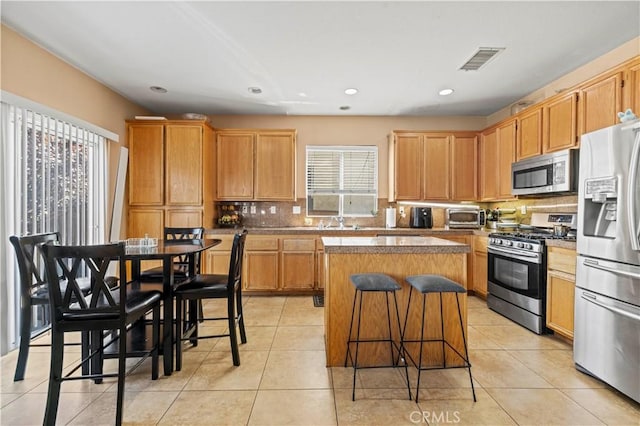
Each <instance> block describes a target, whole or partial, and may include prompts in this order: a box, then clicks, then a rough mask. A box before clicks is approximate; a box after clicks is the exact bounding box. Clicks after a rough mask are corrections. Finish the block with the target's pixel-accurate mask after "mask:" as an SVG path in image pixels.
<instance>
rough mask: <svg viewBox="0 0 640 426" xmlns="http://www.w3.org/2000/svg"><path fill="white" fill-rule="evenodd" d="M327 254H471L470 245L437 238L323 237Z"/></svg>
mask: <svg viewBox="0 0 640 426" xmlns="http://www.w3.org/2000/svg"><path fill="white" fill-rule="evenodd" d="M322 243H323V245H324V252H325V253H341V254H352V253H377V254H425V253H432V254H445V253H469V252H470V251H471V248H470V247H469V245H468V244H462V243H457V242H454V241H448V240H443V239H441V238H436V237H411V236H406V237H403V236H391V237H322Z"/></svg>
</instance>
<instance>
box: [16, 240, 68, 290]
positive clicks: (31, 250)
mask: <svg viewBox="0 0 640 426" xmlns="http://www.w3.org/2000/svg"><path fill="white" fill-rule="evenodd" d="M59 240H60V235H59V234H58V233H57V232H48V233H44V234H34V235H26V236H23V237H16V236H11V237H9V241H10V242H11V245H12V246H13V248H14V250H15V253H16V260H17V262H18V272H19V274H20V293H21V297H23V298H30V297H31V295H32V294H34V293H35V292H37V291H38V290H46V287H47V277H46V274H45V271H44V258H43V257H42V249H41V248H42V245H43V244H45V243H47V242H49V241H59Z"/></svg>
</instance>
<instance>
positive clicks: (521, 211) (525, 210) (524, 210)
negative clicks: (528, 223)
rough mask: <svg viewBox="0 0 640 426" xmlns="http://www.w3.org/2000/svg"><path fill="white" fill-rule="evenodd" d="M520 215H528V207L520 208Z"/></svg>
mask: <svg viewBox="0 0 640 426" xmlns="http://www.w3.org/2000/svg"><path fill="white" fill-rule="evenodd" d="M520 214H527V206H520Z"/></svg>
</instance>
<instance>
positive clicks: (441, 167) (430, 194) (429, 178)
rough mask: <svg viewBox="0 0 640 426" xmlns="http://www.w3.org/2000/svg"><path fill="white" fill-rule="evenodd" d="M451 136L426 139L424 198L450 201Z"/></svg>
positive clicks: (426, 137)
mask: <svg viewBox="0 0 640 426" xmlns="http://www.w3.org/2000/svg"><path fill="white" fill-rule="evenodd" d="M449 142H450V138H449V136H428V135H426V136H425V137H424V198H425V200H449V198H450V192H451V191H450V187H449V183H450V180H451V170H450V168H449V167H450V164H451V149H450V145H449Z"/></svg>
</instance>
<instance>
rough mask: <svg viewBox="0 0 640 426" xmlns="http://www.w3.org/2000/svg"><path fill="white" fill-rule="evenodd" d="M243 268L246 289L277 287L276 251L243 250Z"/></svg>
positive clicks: (274, 288) (273, 288) (275, 288)
mask: <svg viewBox="0 0 640 426" xmlns="http://www.w3.org/2000/svg"><path fill="white" fill-rule="evenodd" d="M244 268H245V271H244V277H245V279H244V288H245V289H246V290H277V289H278V252H277V251H253V250H251V251H245V258H244Z"/></svg>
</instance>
